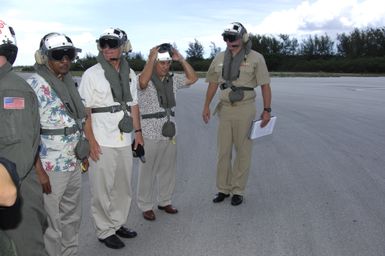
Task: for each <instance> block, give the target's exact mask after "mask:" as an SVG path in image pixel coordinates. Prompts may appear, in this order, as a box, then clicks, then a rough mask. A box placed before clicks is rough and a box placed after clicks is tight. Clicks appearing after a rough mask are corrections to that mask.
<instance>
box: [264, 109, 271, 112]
mask: <svg viewBox="0 0 385 256" xmlns="http://www.w3.org/2000/svg"><path fill="white" fill-rule="evenodd" d="M263 111H266V112H267V113H270V112H271V108H263Z"/></svg>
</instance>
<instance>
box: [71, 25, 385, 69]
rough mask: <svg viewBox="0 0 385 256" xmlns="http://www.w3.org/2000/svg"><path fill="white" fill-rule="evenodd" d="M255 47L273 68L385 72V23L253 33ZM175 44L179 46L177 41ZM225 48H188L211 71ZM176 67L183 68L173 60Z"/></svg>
mask: <svg viewBox="0 0 385 256" xmlns="http://www.w3.org/2000/svg"><path fill="white" fill-rule="evenodd" d="M250 40H251V42H252V49H253V50H256V51H258V52H260V53H261V54H263V55H264V57H265V60H266V63H267V66H268V68H269V70H270V71H279V72H337V73H338V72H341V73H385V27H379V28H366V29H358V28H356V29H354V30H353V31H351V32H350V33H342V34H337V37H336V41H333V40H332V38H331V37H330V36H329V35H327V34H326V33H325V34H324V35H310V36H308V37H307V38H305V39H302V40H301V41H299V40H298V39H296V38H294V37H290V36H289V35H286V34H280V35H278V36H269V35H258V34H256V35H253V34H251V35H250ZM174 47H176V48H178V47H177V45H175V44H174ZM221 50H222V49H221V48H220V47H217V46H216V45H215V43H214V42H211V45H210V54H209V57H208V58H204V55H205V49H204V47H203V46H202V44H201V43H200V42H199V41H198V40H197V39H195V40H194V42H190V43H189V45H188V49H187V50H186V59H187V60H188V61H189V62H190V63H191V65H192V66H193V68H194V69H195V70H196V71H207V70H208V68H209V65H210V63H211V61H212V59H213V58H214V57H215V55H216V54H217V53H218V52H220V51H221ZM128 60H129V63H130V66H131V67H132V68H133V69H134V70H135V71H141V70H142V69H143V67H144V65H145V62H146V61H145V59H144V58H143V55H142V54H141V53H140V52H134V53H130V54H129V55H128ZM95 63H96V56H92V55H86V57H85V58H81V59H78V60H77V61H76V62H75V63H73V64H72V67H71V70H74V71H76V70H78V71H84V70H85V69H87V68H89V67H90V66H92V65H94V64H95ZM172 65H173V66H172V68H173V70H175V71H179V70H182V67H181V65H180V64H179V63H173V64H172Z"/></svg>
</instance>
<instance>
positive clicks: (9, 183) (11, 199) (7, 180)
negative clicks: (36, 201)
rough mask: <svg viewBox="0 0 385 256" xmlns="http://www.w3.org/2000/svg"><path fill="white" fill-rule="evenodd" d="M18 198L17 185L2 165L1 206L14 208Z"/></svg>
mask: <svg viewBox="0 0 385 256" xmlns="http://www.w3.org/2000/svg"><path fill="white" fill-rule="evenodd" d="M16 197H17V188H16V185H15V183H14V182H13V180H12V178H11V175H10V174H9V173H8V171H7V169H6V168H5V166H4V165H2V164H0V206H5V207H10V206H12V205H13V204H14V203H15V202H16Z"/></svg>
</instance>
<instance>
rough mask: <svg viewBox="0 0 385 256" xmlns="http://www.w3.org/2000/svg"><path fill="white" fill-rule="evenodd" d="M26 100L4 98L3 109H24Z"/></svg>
mask: <svg viewBox="0 0 385 256" xmlns="http://www.w3.org/2000/svg"><path fill="white" fill-rule="evenodd" d="M24 107H25V105H24V98H22V97H4V98H3V108H4V109H24Z"/></svg>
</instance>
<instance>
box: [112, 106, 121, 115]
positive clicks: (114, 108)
mask: <svg viewBox="0 0 385 256" xmlns="http://www.w3.org/2000/svg"><path fill="white" fill-rule="evenodd" d="M120 110H121V108H120V105H114V106H111V113H115V112H118V111H120Z"/></svg>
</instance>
